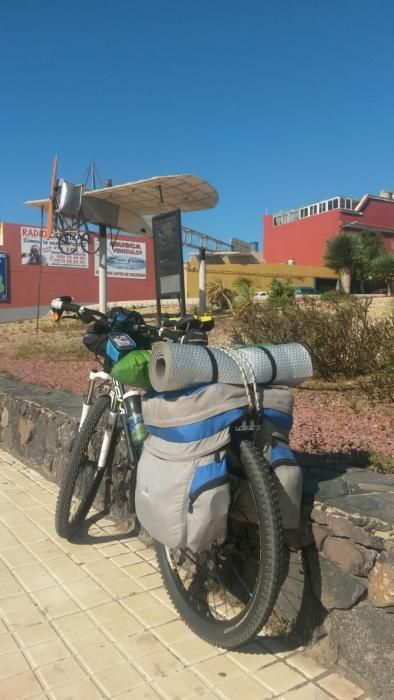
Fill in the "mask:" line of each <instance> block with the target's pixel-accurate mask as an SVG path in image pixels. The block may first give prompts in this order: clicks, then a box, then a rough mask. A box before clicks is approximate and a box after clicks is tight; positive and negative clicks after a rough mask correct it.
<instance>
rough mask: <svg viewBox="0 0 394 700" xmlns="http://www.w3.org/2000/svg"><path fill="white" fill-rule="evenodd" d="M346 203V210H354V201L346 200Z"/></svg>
mask: <svg viewBox="0 0 394 700" xmlns="http://www.w3.org/2000/svg"><path fill="white" fill-rule="evenodd" d="M345 202H346V203H345V206H346V209H351V208H352V200H351V199H346V200H345Z"/></svg>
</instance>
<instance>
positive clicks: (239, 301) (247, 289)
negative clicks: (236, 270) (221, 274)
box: [232, 277, 256, 308]
mask: <svg viewBox="0 0 394 700" xmlns="http://www.w3.org/2000/svg"><path fill="white" fill-rule="evenodd" d="M232 287H233V290H234V302H235V303H236V305H237V306H238V307H239V308H244V307H245V306H248V305H249V304H253V297H254V293H255V291H256V289H255V286H254V284H253V282H252V280H250V279H249V278H248V277H236V278H235V280H234V282H233V284H232Z"/></svg>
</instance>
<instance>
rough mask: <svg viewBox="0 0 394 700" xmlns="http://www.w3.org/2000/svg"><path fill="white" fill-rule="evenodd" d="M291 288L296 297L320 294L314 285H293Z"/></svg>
mask: <svg viewBox="0 0 394 700" xmlns="http://www.w3.org/2000/svg"><path fill="white" fill-rule="evenodd" d="M293 289H294V294H295V296H296V297H303V296H306V295H309V294H321V292H319V290H318V289H315V288H314V287H293Z"/></svg>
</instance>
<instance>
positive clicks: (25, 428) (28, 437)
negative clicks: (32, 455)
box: [18, 418, 34, 447]
mask: <svg viewBox="0 0 394 700" xmlns="http://www.w3.org/2000/svg"><path fill="white" fill-rule="evenodd" d="M18 433H19V440H20V444H21V445H22V447H25V445H27V444H28V443H29V442H31V441H32V439H33V433H34V423H33V422H32V421H31V420H29V418H20V419H19V421H18Z"/></svg>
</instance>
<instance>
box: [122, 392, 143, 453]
mask: <svg viewBox="0 0 394 700" xmlns="http://www.w3.org/2000/svg"><path fill="white" fill-rule="evenodd" d="M123 399H124V402H125V405H126V409H127V423H128V426H129V430H130V435H131V439H132V440H133V443H134V445H142V443H143V442H144V440H145V438H146V437H147V435H148V431H147V429H146V428H145V425H144V419H143V418H142V411H141V394H139V393H138V391H128V392H127V393H126V394H124V396H123Z"/></svg>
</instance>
